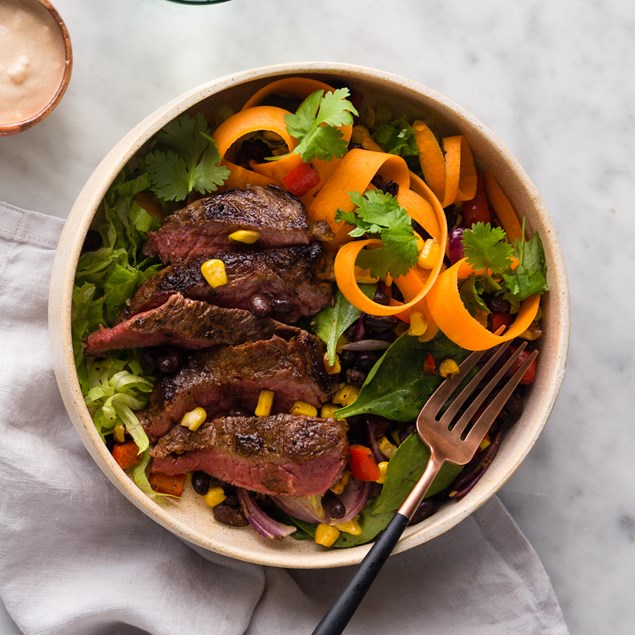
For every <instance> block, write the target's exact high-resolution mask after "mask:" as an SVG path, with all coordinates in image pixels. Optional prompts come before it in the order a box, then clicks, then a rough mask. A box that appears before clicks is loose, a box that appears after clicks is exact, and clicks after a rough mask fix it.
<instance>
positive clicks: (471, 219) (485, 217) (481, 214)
mask: <svg viewBox="0 0 635 635" xmlns="http://www.w3.org/2000/svg"><path fill="white" fill-rule="evenodd" d="M462 214H463V226H464V227H467V228H470V227H472V225H473V224H474V223H489V222H491V220H492V215H491V213H490V210H489V203H488V202H487V196H486V194H485V187H484V185H483V177H482V176H481V175H479V177H478V181H477V183H476V194H475V196H474V198H473V199H472V200H471V201H465V202H464V203H463V212H462Z"/></svg>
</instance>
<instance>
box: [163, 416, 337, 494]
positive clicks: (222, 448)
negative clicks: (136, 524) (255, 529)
mask: <svg viewBox="0 0 635 635" xmlns="http://www.w3.org/2000/svg"><path fill="white" fill-rule="evenodd" d="M346 432H347V425H346V423H345V422H344V421H338V420H336V419H318V418H314V417H304V416H294V415H289V414H278V415H273V416H269V417H220V418H218V419H214V420H212V421H207V422H206V423H204V424H203V426H201V428H199V429H198V430H197V431H196V432H191V431H190V430H188V429H187V428H184V427H183V426H175V427H174V428H173V429H172V430H171V431H170V432H169V433H168V434H166V435H165V436H164V437H162V438H161V439H160V440H159V442H158V444H157V445H156V446H155V448H154V449H153V450H152V455H153V457H154V459H153V461H152V466H151V470H152V471H154V472H161V473H164V474H183V473H185V472H190V471H193V470H202V471H203V472H207V473H208V474H210V475H212V476H213V477H215V478H219V479H221V480H223V481H226V482H227V483H232V484H233V485H237V486H239V487H245V488H247V489H250V490H253V491H256V492H262V493H263V494H273V495H280V494H289V495H291V496H309V495H312V494H321V493H322V492H324V491H325V490H327V489H328V488H329V487H331V485H333V483H335V482H336V481H337V480H338V479H339V478H340V476H341V474H342V471H343V469H344V465H345V463H346V448H347V440H346Z"/></svg>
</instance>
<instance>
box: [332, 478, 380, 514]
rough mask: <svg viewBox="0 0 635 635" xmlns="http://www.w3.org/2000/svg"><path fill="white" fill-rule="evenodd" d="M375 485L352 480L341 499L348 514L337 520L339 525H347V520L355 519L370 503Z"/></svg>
mask: <svg viewBox="0 0 635 635" xmlns="http://www.w3.org/2000/svg"><path fill="white" fill-rule="evenodd" d="M372 487H373V484H372V483H371V482H370V481H356V480H355V479H354V478H352V479H351V480H350V481H349V482H348V485H347V486H346V487H345V488H344V491H343V492H342V493H341V494H340V496H339V499H340V501H341V502H342V504H343V505H344V509H346V513H345V514H344V516H342V517H341V518H338V519H337V524H339V523H345V522H346V521H347V520H351V519H352V518H355V516H357V514H359V513H360V512H361V511H362V509H364V506H365V505H366V503H367V502H368V499H369V497H370V493H371V491H372Z"/></svg>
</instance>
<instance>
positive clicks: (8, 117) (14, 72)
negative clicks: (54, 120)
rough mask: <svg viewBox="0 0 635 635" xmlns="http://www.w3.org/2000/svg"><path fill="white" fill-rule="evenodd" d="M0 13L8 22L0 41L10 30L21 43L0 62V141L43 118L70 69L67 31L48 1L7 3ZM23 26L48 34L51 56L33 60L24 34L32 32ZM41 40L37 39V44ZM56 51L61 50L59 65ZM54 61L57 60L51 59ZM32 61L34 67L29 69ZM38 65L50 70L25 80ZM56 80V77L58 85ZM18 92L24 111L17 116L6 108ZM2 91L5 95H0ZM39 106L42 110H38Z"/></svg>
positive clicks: (56, 100)
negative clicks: (51, 47)
mask: <svg viewBox="0 0 635 635" xmlns="http://www.w3.org/2000/svg"><path fill="white" fill-rule="evenodd" d="M13 9H15V12H14V14H13V15H10V14H9V13H8V12H10V11H11V10H13ZM3 10H4V11H7V18H8V19H7V21H6V22H5V26H3V27H0V28H3V29H6V31H5V33H2V32H0V36H2V39H5V38H7V39H8V38H10V37H11V35H12V34H11V30H12V29H13V28H16V29H17V31H16V32H14V34H13V35H16V37H18V38H19V37H21V36H24V37H23V40H24V41H23V45H22V46H21V47H20V46H15V47H13V46H12V47H10V48H9V49H8V50H10V51H15V56H14V57H13V58H11V57H10V55H11V53H9V55H7V56H6V57H5V58H4V59H1V60H0V74H1V75H4V76H3V77H0V81H2V82H3V83H2V84H0V137H1V136H7V135H13V134H17V133H18V132H22V131H24V130H27V129H28V128H30V127H31V126H34V125H35V124H36V123H39V122H40V121H42V120H43V119H44V118H45V117H47V116H48V115H49V114H50V113H51V112H52V111H53V110H54V108H55V107H56V106H57V104H58V103H59V102H60V100H61V99H62V97H63V96H64V93H65V92H66V88H67V87H68V84H69V82H70V79H71V71H72V67H73V52H72V47H71V38H70V35H69V33H68V29H67V28H66V24H64V21H63V20H62V17H61V16H60V14H59V13H58V12H57V11H56V9H55V7H53V5H52V4H51V3H50V2H49V0H13V1H11V0H10V1H9V2H8V3H7V4H6V5H5V6H4V8H3ZM9 18H10V19H9ZM25 23H28V24H29V25H36V26H37V27H41V28H42V29H43V30H45V31H46V35H48V34H49V33H50V35H48V37H47V38H44V39H49V41H51V42H53V44H54V46H53V48H56V51H54V54H53V55H51V56H47V55H46V53H44V52H40V53H39V59H37V58H36V57H35V56H36V55H38V53H37V52H36V51H35V50H34V48H32V46H31V45H32V43H33V40H32V42H31V44H29V43H28V35H27V34H25V31H31V32H32V29H26V28H25ZM42 39H43V38H37V40H38V41H40V42H41V41H42ZM18 44H19V42H18ZM5 50H7V49H5ZM60 50H63V61H62V59H61V55H60ZM56 57H57V58H58V59H55V58H56ZM32 61H34V62H35V64H33V65H32V64H31V62H32ZM42 64H44V65H47V64H48V65H49V66H50V68H48V71H47V72H45V73H44V74H43V76H42V77H38V78H35V77H33V76H29V74H30V73H37V72H39V71H40V70H41V68H42V67H43V66H42ZM44 68H46V66H44ZM56 77H59V81H57V79H56ZM51 79H53V80H54V81H52V82H49V81H48V80H51ZM43 80H47V81H46V82H44V81H43ZM21 89H22V91H23V97H24V99H23V103H22V104H21V106H23V107H24V110H25V111H26V112H22V113H20V108H18V107H16V108H15V109H13V108H11V107H10V106H9V105H8V104H9V103H10V100H11V99H13V98H16V99H19V98H20V95H19V91H20V90H21ZM3 90H7V91H8V92H7V93H3V92H2V91H3ZM37 90H41V93H39V94H38V93H37ZM49 96H50V97H49ZM29 99H31V103H32V104H34V105H33V107H32V108H29V107H28V100H29ZM24 102H26V105H24ZM41 103H43V106H41V107H40V104H41Z"/></svg>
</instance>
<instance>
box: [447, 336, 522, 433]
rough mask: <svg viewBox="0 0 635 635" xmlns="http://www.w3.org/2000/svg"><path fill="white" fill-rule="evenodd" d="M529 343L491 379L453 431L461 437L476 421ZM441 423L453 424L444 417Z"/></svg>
mask: <svg viewBox="0 0 635 635" xmlns="http://www.w3.org/2000/svg"><path fill="white" fill-rule="evenodd" d="M526 345H527V342H523V343H522V344H521V345H520V346H519V347H518V348H517V349H516V350H515V351H514V352H513V353H512V354H511V355H510V357H509V358H508V359H507V361H506V362H505V363H504V364H503V365H502V366H501V367H500V368H499V369H498V371H497V372H496V374H495V375H494V377H492V379H490V381H489V382H488V383H487V385H486V386H485V387H484V388H483V389H482V390H481V391H480V392H479V393H478V395H476V397H474V399H473V400H472V402H471V403H470V405H469V406H468V407H467V408H466V410H465V412H464V413H463V414H462V415H461V418H460V419H459V421H457V422H456V424H455V425H454V426H453V428H452V430H453V431H454V432H455V433H456V434H457V435H458V436H461V435H462V434H463V432H464V430H465V428H466V427H467V426H468V425H469V424H470V422H471V421H472V420H473V419H474V415H475V414H476V413H477V412H478V409H479V408H480V407H481V406H482V405H483V403H485V400H486V399H487V397H489V395H490V393H491V392H492V391H493V390H494V388H496V386H497V385H498V383H499V382H500V381H501V380H502V379H503V377H504V376H505V373H506V372H507V371H508V370H509V369H510V368H511V366H512V364H513V363H514V362H515V361H516V359H518V356H519V355H520V354H521V353H522V351H523V350H524V348H525V346H526ZM470 383H471V382H470ZM441 423H442V424H443V425H447V426H450V425H451V424H452V420H451V419H448V420H446V419H445V415H444V417H443V418H442V419H441Z"/></svg>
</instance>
